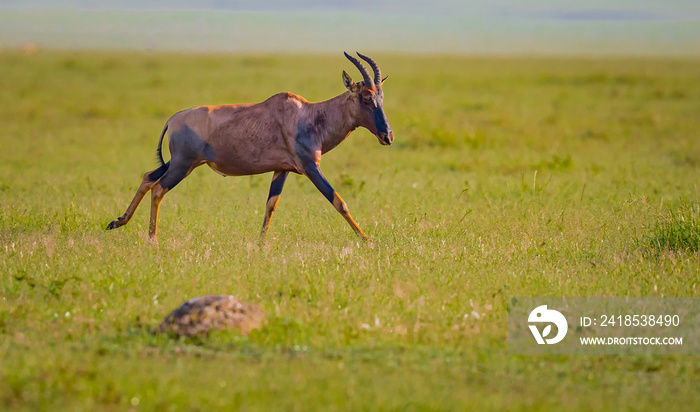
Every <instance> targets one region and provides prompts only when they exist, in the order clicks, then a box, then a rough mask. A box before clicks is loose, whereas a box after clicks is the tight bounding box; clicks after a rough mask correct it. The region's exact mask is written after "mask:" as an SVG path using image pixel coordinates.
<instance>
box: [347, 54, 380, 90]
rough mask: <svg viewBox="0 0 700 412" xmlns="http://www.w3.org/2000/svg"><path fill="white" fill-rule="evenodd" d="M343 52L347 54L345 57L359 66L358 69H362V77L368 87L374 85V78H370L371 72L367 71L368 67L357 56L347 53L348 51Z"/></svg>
mask: <svg viewBox="0 0 700 412" xmlns="http://www.w3.org/2000/svg"><path fill="white" fill-rule="evenodd" d="M343 54H344V55H345V57H347V58H348V60H350V61H351V62H352V64H354V65H355V67H357V70H359V71H360V74H362V79H363V80H364V82H365V85H366V86H367V87H372V86H373V85H374V83H372V79H370V77H369V73H367V69H365V66H363V65H362V63H360V61H359V60H357V59H356V58H354V57H352V56H351V55H349V54H347V53H346V52H343Z"/></svg>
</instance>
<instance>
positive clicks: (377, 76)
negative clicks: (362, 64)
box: [355, 52, 382, 88]
mask: <svg viewBox="0 0 700 412" xmlns="http://www.w3.org/2000/svg"><path fill="white" fill-rule="evenodd" d="M355 53H357V55H358V56H360V58H361V59H362V60H364V61H366V62H367V64H369V67H371V68H372V71H374V86H375V87H376V88H381V87H382V71H381V70H380V69H379V66H378V65H377V63H375V62H374V60H372V59H370V58H369V57H367V56H365V55H364V54H360V53H358V52H355Z"/></svg>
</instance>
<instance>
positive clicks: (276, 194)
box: [260, 172, 289, 241]
mask: <svg viewBox="0 0 700 412" xmlns="http://www.w3.org/2000/svg"><path fill="white" fill-rule="evenodd" d="M288 175H289V172H275V173H274V174H273V175H272V183H270V194H269V195H268V196H267V203H266V204H265V220H263V225H262V231H261V232H260V241H264V240H265V237H267V231H268V229H269V228H270V220H271V219H272V214H273V213H275V209H277V203H279V201H280V195H281V194H282V188H283V187H284V182H285V180H287V176H288Z"/></svg>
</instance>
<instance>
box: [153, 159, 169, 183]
mask: <svg viewBox="0 0 700 412" xmlns="http://www.w3.org/2000/svg"><path fill="white" fill-rule="evenodd" d="M168 167H170V162H167V163H165V164H164V165H161V166H160V167H159V168H158V169H156V170H154V171H153V172H151V174H150V175H148V181H149V182H155V181H156V180H158V179H160V178H161V177H163V175H164V174H165V172H167V171H168Z"/></svg>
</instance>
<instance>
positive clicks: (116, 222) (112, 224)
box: [105, 217, 123, 230]
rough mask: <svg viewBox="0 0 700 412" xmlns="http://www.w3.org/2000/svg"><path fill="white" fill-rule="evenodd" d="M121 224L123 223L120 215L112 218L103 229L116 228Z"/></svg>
mask: <svg viewBox="0 0 700 412" xmlns="http://www.w3.org/2000/svg"><path fill="white" fill-rule="evenodd" d="M122 225H123V223H122V218H121V217H120V218H118V219H117V220H113V221H111V222H109V224H108V225H107V227H106V228H105V230H112V229H116V228H118V227H120V226H122Z"/></svg>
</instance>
